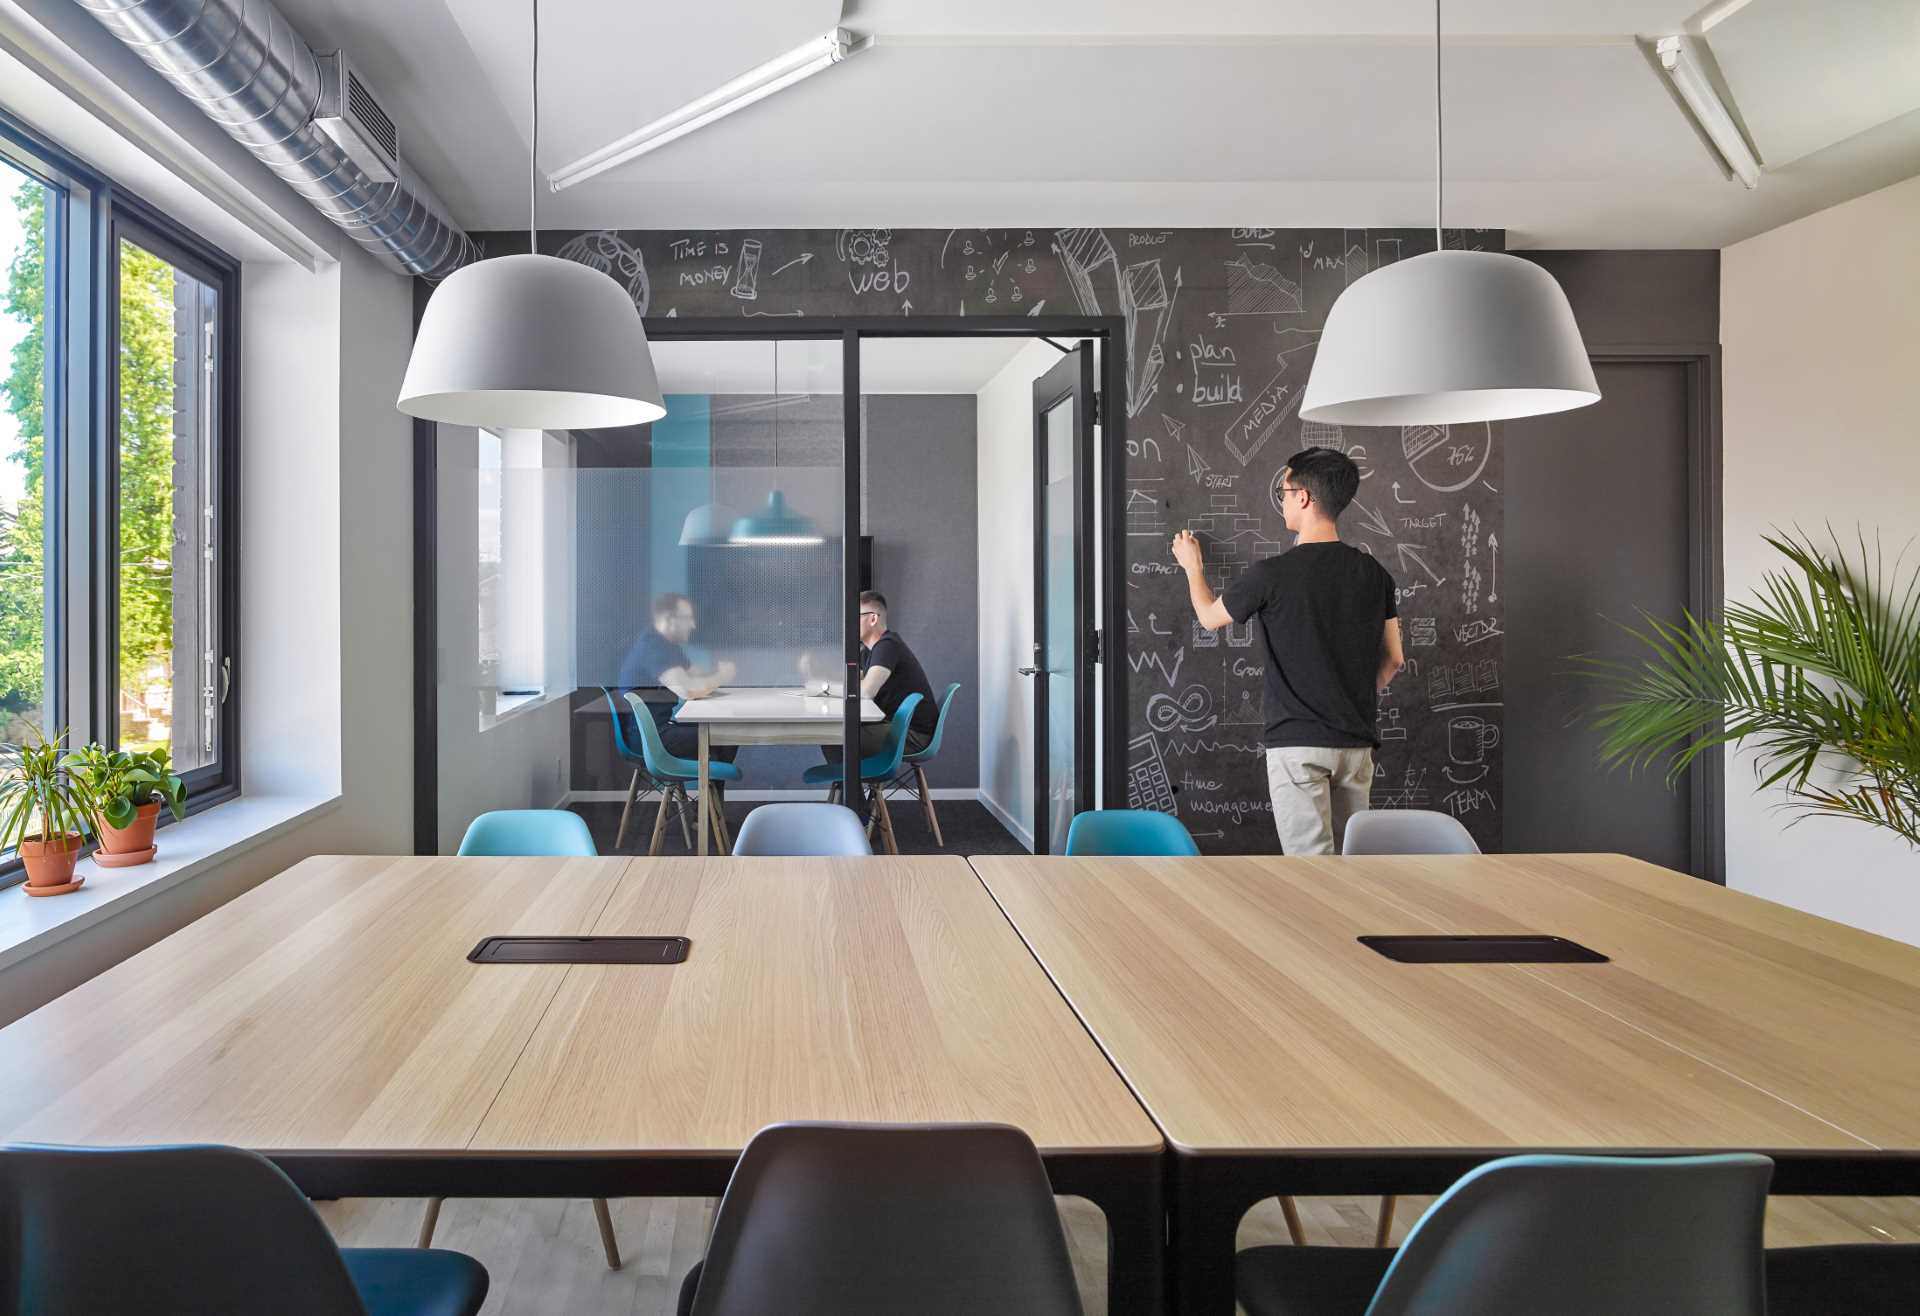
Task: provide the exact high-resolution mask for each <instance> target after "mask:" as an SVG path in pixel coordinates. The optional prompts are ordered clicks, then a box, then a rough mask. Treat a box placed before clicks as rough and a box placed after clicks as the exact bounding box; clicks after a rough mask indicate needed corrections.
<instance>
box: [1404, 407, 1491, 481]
mask: <svg viewBox="0 0 1920 1316" xmlns="http://www.w3.org/2000/svg"><path fill="white" fill-rule="evenodd" d="M1400 448H1401V451H1402V452H1403V453H1404V454H1405V455H1406V458H1407V465H1408V466H1410V467H1412V469H1413V473H1414V475H1415V476H1416V477H1417V478H1418V479H1419V481H1420V482H1421V483H1422V484H1424V485H1426V486H1427V488H1429V489H1432V490H1433V491H1434V492H1435V493H1453V492H1455V491H1456V490H1460V489H1464V488H1466V487H1467V486H1468V485H1470V484H1472V483H1473V482H1474V481H1475V480H1477V479H1479V478H1480V472H1482V471H1484V470H1485V469H1486V468H1487V458H1488V457H1489V456H1491V455H1492V453H1493V427H1492V426H1491V425H1489V424H1487V423H1486V422H1485V421H1479V422H1476V423H1474V424H1471V425H1403V426H1401V427H1400Z"/></svg>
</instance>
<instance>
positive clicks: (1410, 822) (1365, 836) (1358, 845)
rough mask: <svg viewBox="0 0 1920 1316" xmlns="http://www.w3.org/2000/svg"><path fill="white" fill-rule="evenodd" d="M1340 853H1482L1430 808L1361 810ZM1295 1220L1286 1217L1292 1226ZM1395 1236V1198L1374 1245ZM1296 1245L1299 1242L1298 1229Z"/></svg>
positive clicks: (1379, 1222)
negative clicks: (1393, 1234) (1392, 1235)
mask: <svg viewBox="0 0 1920 1316" xmlns="http://www.w3.org/2000/svg"><path fill="white" fill-rule="evenodd" d="M1340 853H1341V854H1345V855H1362V854H1479V853H1480V847H1479V846H1478V845H1477V844H1475V843H1474V839H1473V833H1471V832H1469V831H1468V830H1467V829H1466V828H1465V827H1462V826H1461V825H1460V821H1459V820H1458V819H1457V818H1453V817H1451V816H1449V815H1447V814H1444V813H1434V812H1433V811H1431V810H1429V809H1362V810H1360V812H1358V813H1356V814H1354V815H1353V816H1352V817H1351V818H1349V819H1347V831H1346V836H1345V837H1344V839H1343V840H1342V842H1341V846H1340ZM1293 1220H1294V1217H1293V1216H1292V1215H1289V1216H1288V1217H1287V1224H1288V1225H1289V1227H1291V1226H1292V1224H1293ZM1392 1233H1393V1198H1391V1197H1383V1198H1381V1199H1380V1214H1379V1216H1378V1218H1377V1219H1376V1221H1375V1223H1374V1231H1373V1245H1374V1246H1375V1247H1385V1246H1386V1245H1387V1239H1388V1237H1389V1236H1390V1235H1391V1234H1392ZM1293 1241H1294V1242H1296V1243H1298V1242H1299V1241H1300V1236H1299V1233H1298V1231H1297V1230H1296V1231H1295V1233H1294V1239H1293Z"/></svg>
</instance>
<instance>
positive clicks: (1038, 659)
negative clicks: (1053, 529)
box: [1023, 342, 1113, 854]
mask: <svg viewBox="0 0 1920 1316" xmlns="http://www.w3.org/2000/svg"><path fill="white" fill-rule="evenodd" d="M1055 346H1058V344H1055ZM1098 399H1099V394H1098V392H1097V391H1096V389H1095V388H1094V383H1093V348H1092V345H1091V344H1088V343H1085V342H1082V343H1080V344H1078V345H1077V346H1075V347H1074V348H1072V349H1071V350H1070V351H1069V352H1068V353H1067V355H1066V356H1063V357H1061V358H1060V359H1059V360H1058V361H1056V362H1055V363H1054V364H1053V367H1052V368H1051V369H1049V370H1048V371H1047V373H1046V374H1044V375H1042V376H1041V377H1040V378H1038V379H1036V380H1034V381H1033V668H1034V670H1033V677H1034V685H1033V852H1034V853H1035V854H1050V853H1052V845H1053V836H1052V826H1051V819H1052V799H1053V792H1052V785H1053V781H1052V775H1053V756H1052V754H1051V752H1050V750H1049V748H1048V738H1049V737H1050V736H1051V734H1052V730H1053V728H1052V724H1051V722H1050V720H1049V719H1050V715H1051V713H1052V711H1053V707H1052V703H1053V690H1052V684H1051V682H1050V680H1049V679H1048V678H1049V677H1051V676H1052V674H1053V667H1054V664H1055V663H1056V662H1058V661H1059V660H1060V658H1061V657H1062V655H1060V654H1055V653H1052V652H1051V651H1050V650H1049V649H1048V646H1047V466H1048V460H1049V454H1048V452H1047V431H1046V418H1047V415H1048V414H1049V413H1050V412H1051V411H1052V410H1053V409H1054V408H1055V407H1057V406H1059V405H1060V404H1061V403H1063V402H1073V403H1075V404H1076V405H1075V406H1074V412H1073V426H1074V447H1075V454H1074V458H1075V459H1074V463H1073V471H1072V476H1071V479H1072V482H1073V488H1072V491H1071V498H1072V503H1073V566H1072V568H1071V570H1072V573H1073V590H1074V605H1075V607H1074V610H1075V613H1076V614H1077V615H1076V625H1075V626H1074V629H1073V652H1072V653H1071V654H1068V655H1065V657H1066V660H1067V662H1068V663H1069V664H1070V666H1071V670H1072V673H1073V680H1072V692H1071V695H1070V697H1071V698H1072V700H1073V723H1074V764H1073V811H1074V812H1075V813H1076V814H1077V813H1081V812H1083V811H1085V809H1086V808H1087V805H1088V802H1089V797H1090V792H1091V787H1092V779H1093V682H1092V681H1091V680H1089V679H1088V676H1087V659H1088V657H1089V656H1091V657H1093V658H1095V659H1098V658H1099V656H1100V654H1099V636H1098V632H1097V630H1095V628H1094V626H1093V625H1092V615H1093V555H1092V554H1090V553H1088V552H1087V530H1088V527H1090V526H1091V525H1092V524H1093V480H1092V474H1093V471H1092V466H1091V464H1090V462H1089V460H1088V459H1089V458H1090V457H1091V455H1092V452H1093V431H1094V427H1095V425H1097V424H1098V423H1099V414H1098V412H1099V400H1098ZM1112 515H1113V509H1112V508H1111V507H1109V508H1108V520H1109V521H1111V519H1112ZM1108 593H1112V590H1109V591H1108ZM1109 633H1110V634H1111V631H1110V632H1109ZM1110 665H1111V664H1109V666H1110ZM1023 670H1026V669H1023ZM1112 740H1113V736H1112V734H1111V730H1110V729H1109V734H1108V735H1107V736H1105V737H1104V738H1103V739H1102V744H1103V745H1104V744H1110V743H1111V742H1112Z"/></svg>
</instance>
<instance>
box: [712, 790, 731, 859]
mask: <svg viewBox="0 0 1920 1316" xmlns="http://www.w3.org/2000/svg"><path fill="white" fill-rule="evenodd" d="M707 825H708V827H709V828H710V829H711V830H712V832H713V845H714V850H715V852H716V853H719V854H732V853H733V847H731V846H730V845H728V844H727V820H726V819H725V818H723V817H721V816H720V801H719V800H714V801H713V802H712V803H711V805H710V806H709V807H708V809H707Z"/></svg>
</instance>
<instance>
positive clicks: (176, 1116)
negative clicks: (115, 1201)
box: [0, 856, 628, 1151]
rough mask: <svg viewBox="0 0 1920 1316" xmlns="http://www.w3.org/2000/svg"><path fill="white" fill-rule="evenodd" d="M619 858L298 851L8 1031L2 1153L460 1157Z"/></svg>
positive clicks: (2, 1039) (555, 986)
mask: <svg viewBox="0 0 1920 1316" xmlns="http://www.w3.org/2000/svg"><path fill="white" fill-rule="evenodd" d="M627 863H628V861H627V860H626V859H565V860H561V859H431V858H427V859H414V858H368V857H357V858H342V857H338V856H328V857H321V858H314V859H308V860H306V861H304V862H302V863H299V864H296V865H295V866H294V867H292V868H290V869H288V870H287V871H286V872H284V873H282V874H280V875H279V876H277V877H275V878H272V879H271V880H269V881H266V882H263V883H261V884H260V885H259V886H257V887H255V888H254V889H253V890H251V891H248V892H247V893H245V894H244V895H242V896H240V897H238V898H237V899H235V900H233V901H230V902H229V903H227V904H225V905H223V906H221V907H220V908H219V909H216V910H214V911H213V912H212V913H210V914H208V915H207V916H206V917H205V918H202V919H200V920H198V921H197V922H194V923H191V924H189V925H187V926H186V927H184V928H182V929H181V930H180V931H178V932H176V933H174V934H173V935H172V936H170V937H166V938H164V939H162V940H160V941H158V942H156V943H155V944H153V945H152V946H149V947H148V948H147V949H146V950H144V951H141V952H140V953H139V954H138V955H135V956H133V957H132V958H131V959H128V960H126V961H124V962H122V963H120V964H118V965H116V966H114V967H113V968H111V969H109V970H107V971H106V972H105V973H103V974H101V975H100V976H99V977H97V978H94V979H92V980H91V981H89V982H86V983H84V984H82V985H81V986H79V987H76V988H74V990H72V991H70V992H68V993H67V994H66V995H64V996H61V997H59V998H58V999H56V1000H54V1001H51V1002H49V1003H48V1004H46V1005H44V1006H42V1007H41V1008H40V1009H38V1010H36V1011H34V1012H33V1013H32V1014H29V1015H27V1016H25V1017H24V1018H22V1019H19V1020H17V1021H16V1022H14V1023H13V1024H11V1025H9V1026H8V1027H7V1028H5V1029H4V1030H0V1141H32V1142H68V1143H93V1144H121V1143H124V1144H134V1143H159V1142H224V1143H232V1144H235V1145H238V1146H243V1147H252V1148H255V1149H258V1150H276V1151H294V1150H321V1149H347V1148H351V1149H357V1150H370V1149H394V1148H400V1149H410V1148H438V1149H447V1148H451V1149H458V1148H461V1147H464V1146H465V1145H466V1144H467V1141H468V1140H469V1139H470V1138H471V1137H472V1136H473V1133H474V1130H475V1129H477V1128H478V1127H479V1125H480V1120H481V1117H482V1116H484V1115H485V1114H486V1112H487V1107H488V1106H489V1105H491V1104H492V1102H493V1099H494V1097H495V1096H496V1095H498V1093H499V1091H500V1085H501V1084H502V1083H503V1082H505V1081H506V1077H507V1073H508V1071H509V1070H511V1069H512V1067H513V1065H514V1062H515V1061H516V1060H517V1059H518V1057H519V1056H520V1054H521V1052H522V1051H523V1050H524V1049H525V1047H526V1044H527V1040H528V1038H530V1037H531V1036H532V1035H533V1030H534V1026H535V1025H536V1024H538V1023H539V1022H540V1019H541V1018H542V1016H543V1015H544V1014H545V1013H546V1010H547V1007H548V1005H549V1004H550V1003H551V1002H552V1000H553V996H554V993H555V992H556V991H558V990H559V988H560V983H561V981H562V979H564V978H565V977H566V973H567V968H566V966H564V965H476V964H471V963H469V962H468V961H467V959H466V955H467V952H468V951H470V950H472V949H473V948H474V946H475V945H476V944H477V943H478V942H479V941H480V939H481V938H482V937H485V936H489V935H493V934H503V935H505V934H516V933H518V934H528V935H531V934H539V933H551V934H567V935H571V934H576V933H584V932H587V931H588V930H590V929H591V928H592V926H593V922H594V919H595V918H596V917H597V916H598V915H599V913H600V910H601V908H602V907H603V906H605V904H606V903H607V899H608V897H609V896H611V895H612V894H613V889H614V886H615V884H616V882H617V881H618V879H619V877H620V875H621V873H622V872H624V871H625V869H626V865H627Z"/></svg>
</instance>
